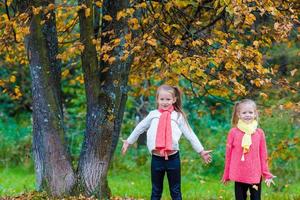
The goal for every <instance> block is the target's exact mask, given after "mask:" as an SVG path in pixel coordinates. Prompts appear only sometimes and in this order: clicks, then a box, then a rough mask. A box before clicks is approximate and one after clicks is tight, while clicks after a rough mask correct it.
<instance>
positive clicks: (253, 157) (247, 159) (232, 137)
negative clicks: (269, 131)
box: [222, 99, 275, 200]
mask: <svg viewBox="0 0 300 200" xmlns="http://www.w3.org/2000/svg"><path fill="white" fill-rule="evenodd" d="M257 125H258V112H257V107H256V104H255V102H254V101H252V100H250V99H244V100H242V101H240V102H237V103H236V104H235V106H234V109H233V114H232V128H231V130H230V131H229V134H228V137H227V143H226V157H225V168H224V174H223V178H222V182H223V183H224V184H226V183H227V182H228V181H234V182H235V186H234V190H235V198H236V200H246V199H247V190H250V199H251V200H260V199H261V180H262V178H264V179H265V183H266V184H267V186H268V187H269V186H270V185H271V183H272V184H274V182H273V178H274V177H275V176H273V175H272V174H271V173H270V171H269V168H268V163H267V160H268V155H267V146H266V140H265V134H264V132H263V130H262V129H260V128H258V127H257Z"/></svg>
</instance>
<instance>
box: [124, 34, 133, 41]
mask: <svg viewBox="0 0 300 200" xmlns="http://www.w3.org/2000/svg"><path fill="white" fill-rule="evenodd" d="M131 38H132V35H131V33H128V34H126V35H125V40H127V41H130V40H131Z"/></svg>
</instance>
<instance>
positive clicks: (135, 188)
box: [109, 168, 300, 200]
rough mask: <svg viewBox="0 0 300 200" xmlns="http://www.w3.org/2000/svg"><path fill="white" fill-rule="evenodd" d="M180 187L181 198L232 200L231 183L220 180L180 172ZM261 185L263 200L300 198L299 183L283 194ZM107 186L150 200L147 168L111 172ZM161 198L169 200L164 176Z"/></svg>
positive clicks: (120, 193) (119, 193) (118, 193)
mask: <svg viewBox="0 0 300 200" xmlns="http://www.w3.org/2000/svg"><path fill="white" fill-rule="evenodd" d="M181 184H182V195H183V199H188V200H199V199H203V200H212V199H234V196H233V195H234V185H233V183H229V184H228V185H226V186H225V185H223V184H221V183H220V181H219V177H212V176H208V177H206V176H201V175H197V174H193V173H183V174H182V183H181ZM262 184H263V186H262V187H263V189H262V199H264V200H274V199H281V200H293V199H299V198H300V186H299V183H298V184H297V183H294V184H292V185H288V186H287V187H286V188H285V189H284V190H283V191H282V192H279V191H275V190H276V188H274V187H272V188H267V187H266V185H265V184H264V183H262ZM109 185H110V187H111V190H112V194H113V196H118V197H127V198H129V197H131V198H135V199H150V193H151V181H150V169H149V170H148V171H147V170H145V169H144V168H143V169H141V170H139V169H136V170H134V171H111V172H110V176H109ZM162 199H163V200H170V199H171V198H170V194H169V188H168V183H167V178H166V177H165V181H164V192H163V196H162Z"/></svg>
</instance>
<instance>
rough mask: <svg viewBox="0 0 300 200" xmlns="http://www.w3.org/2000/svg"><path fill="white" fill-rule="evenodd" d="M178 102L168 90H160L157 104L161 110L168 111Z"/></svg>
mask: <svg viewBox="0 0 300 200" xmlns="http://www.w3.org/2000/svg"><path fill="white" fill-rule="evenodd" d="M175 102H176V98H175V97H174V96H173V94H172V93H171V92H169V91H166V90H160V91H159V93H158V97H157V104H158V108H159V109H164V110H166V109H168V107H169V106H171V105H173V103H175Z"/></svg>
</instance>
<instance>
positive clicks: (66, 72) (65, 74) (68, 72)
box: [61, 69, 70, 78]
mask: <svg viewBox="0 0 300 200" xmlns="http://www.w3.org/2000/svg"><path fill="white" fill-rule="evenodd" d="M69 74H70V70H68V69H66V70H64V71H63V72H62V73H61V76H62V77H63V78H65V77H67V76H68V75H69Z"/></svg>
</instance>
